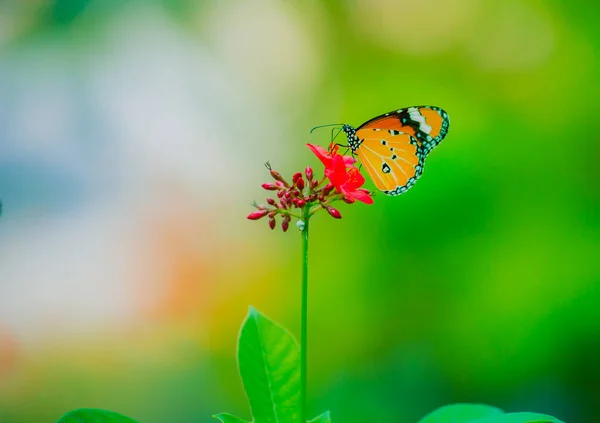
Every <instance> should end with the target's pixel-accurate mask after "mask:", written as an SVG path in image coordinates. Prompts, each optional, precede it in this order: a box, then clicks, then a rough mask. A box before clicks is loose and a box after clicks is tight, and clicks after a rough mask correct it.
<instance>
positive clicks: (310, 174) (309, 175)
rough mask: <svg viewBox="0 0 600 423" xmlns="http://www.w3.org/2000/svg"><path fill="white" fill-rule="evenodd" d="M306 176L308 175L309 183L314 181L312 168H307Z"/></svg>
mask: <svg viewBox="0 0 600 423" xmlns="http://www.w3.org/2000/svg"><path fill="white" fill-rule="evenodd" d="M304 174H305V175H306V179H307V180H308V181H309V182H310V181H312V178H313V176H314V174H313V170H312V168H311V167H310V166H306V169H305V170H304Z"/></svg>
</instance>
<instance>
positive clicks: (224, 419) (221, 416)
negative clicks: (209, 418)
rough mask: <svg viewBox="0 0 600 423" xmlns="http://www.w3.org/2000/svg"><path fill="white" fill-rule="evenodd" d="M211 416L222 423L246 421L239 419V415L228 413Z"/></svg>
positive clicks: (243, 422) (244, 422) (241, 422)
mask: <svg viewBox="0 0 600 423" xmlns="http://www.w3.org/2000/svg"><path fill="white" fill-rule="evenodd" d="M213 417H214V418H215V419H219V420H221V422H223V423H248V422H247V421H246V420H243V419H240V418H239V417H236V416H234V415H233V414H228V413H221V414H216V415H214V416H213Z"/></svg>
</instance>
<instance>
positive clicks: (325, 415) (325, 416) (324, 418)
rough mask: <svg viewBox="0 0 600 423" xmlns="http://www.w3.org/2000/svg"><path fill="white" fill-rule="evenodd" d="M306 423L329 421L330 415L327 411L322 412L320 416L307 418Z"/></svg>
mask: <svg viewBox="0 0 600 423" xmlns="http://www.w3.org/2000/svg"><path fill="white" fill-rule="evenodd" d="M308 423H331V416H330V415H329V411H326V412H324V413H323V414H321V415H320V416H317V417H315V418H314V419H312V420H309V421H308Z"/></svg>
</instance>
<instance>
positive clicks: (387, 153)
mask: <svg viewBox="0 0 600 423" xmlns="http://www.w3.org/2000/svg"><path fill="white" fill-rule="evenodd" d="M449 126H450V120H449V118H448V113H446V112H445V111H444V110H442V109H441V108H439V107H434V106H416V107H407V108H405V109H400V110H395V111H393V112H389V113H386V114H383V115H381V116H377V117H376V118H373V119H371V120H369V121H367V122H365V123H363V124H362V125H360V126H359V127H358V128H353V127H352V126H350V125H342V131H344V132H345V134H346V136H347V137H348V147H350V149H351V150H352V153H353V154H356V155H357V156H358V158H359V160H360V162H361V163H362V164H363V166H364V168H365V169H366V171H367V173H368V174H369V176H371V179H372V180H373V182H374V183H375V186H376V187H377V188H378V189H380V190H381V191H383V193H384V194H387V195H400V194H403V193H405V192H406V191H407V190H408V189H409V188H410V187H412V186H413V185H414V184H415V182H416V181H417V179H419V177H420V176H421V174H422V173H423V166H424V165H425V159H426V158H427V155H428V154H429V152H430V151H431V150H433V149H434V148H435V147H436V146H437V145H438V144H439V143H440V142H441V141H442V139H444V137H445V136H446V134H447V133H448V128H449Z"/></svg>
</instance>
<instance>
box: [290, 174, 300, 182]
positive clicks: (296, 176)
mask: <svg viewBox="0 0 600 423" xmlns="http://www.w3.org/2000/svg"><path fill="white" fill-rule="evenodd" d="M298 178H302V174H301V173H300V172H296V173H294V176H292V182H294V183H296V181H297V180H298Z"/></svg>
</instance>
